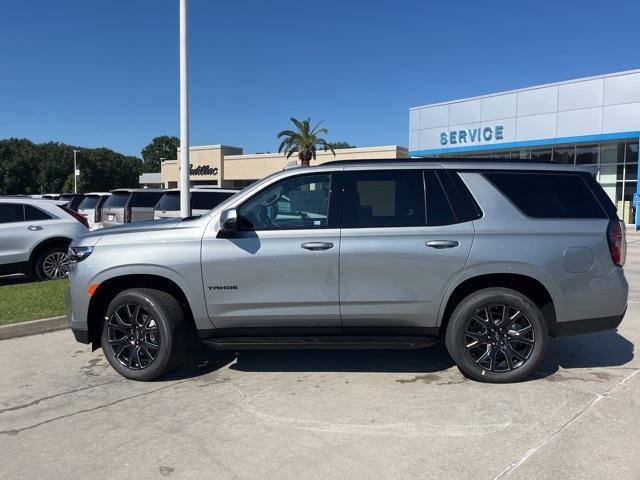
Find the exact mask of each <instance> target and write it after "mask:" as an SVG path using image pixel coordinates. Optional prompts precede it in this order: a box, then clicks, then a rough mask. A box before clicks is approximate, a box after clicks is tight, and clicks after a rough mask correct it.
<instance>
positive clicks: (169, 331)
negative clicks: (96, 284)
mask: <svg viewBox="0 0 640 480" xmlns="http://www.w3.org/2000/svg"><path fill="white" fill-rule="evenodd" d="M127 304H128V305H139V306H140V307H142V308H143V309H144V310H146V311H147V313H149V314H150V315H151V316H152V317H153V318H154V320H155V321H156V324H157V326H158V333H159V336H160V350H159V351H158V355H157V356H156V358H155V360H154V361H153V363H152V364H151V365H149V366H148V367H145V368H143V369H141V370H132V369H130V368H128V367H126V366H125V365H123V364H122V363H120V361H119V360H118V359H117V358H116V356H115V354H114V353H113V351H112V350H111V345H110V344H109V333H108V323H109V319H110V318H111V316H112V315H113V313H114V312H115V311H116V310H117V309H119V308H120V307H122V306H124V305H127ZM105 316H106V318H105V320H104V326H103V329H102V336H101V344H102V351H103V352H104V355H105V357H106V358H107V361H108V362H109V363H110V364H111V366H112V367H113V369H114V370H116V371H117V372H118V373H119V374H120V375H122V376H123V377H126V378H129V379H132V380H141V381H148V380H153V379H155V378H157V377H159V376H160V375H162V374H163V373H165V372H166V371H167V370H168V369H169V368H171V366H172V360H173V351H174V349H175V344H176V332H175V328H173V323H172V321H171V318H170V317H169V315H168V314H167V312H166V311H165V309H164V308H162V306H161V305H160V304H159V303H158V302H157V300H156V299H154V298H152V297H151V296H150V295H147V294H145V293H142V292H139V291H136V290H126V291H124V292H121V293H120V294H118V295H117V296H116V297H115V298H114V299H113V300H112V301H111V303H110V304H109V307H108V308H107V313H106V315H105Z"/></svg>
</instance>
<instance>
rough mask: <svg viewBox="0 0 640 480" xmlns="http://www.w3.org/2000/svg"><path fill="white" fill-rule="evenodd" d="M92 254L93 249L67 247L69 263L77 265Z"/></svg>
mask: <svg viewBox="0 0 640 480" xmlns="http://www.w3.org/2000/svg"><path fill="white" fill-rule="evenodd" d="M91 252H93V247H75V246H73V245H72V246H70V247H69V263H78V262H81V261H82V260H84V259H85V258H87V257H88V256H89V255H91Z"/></svg>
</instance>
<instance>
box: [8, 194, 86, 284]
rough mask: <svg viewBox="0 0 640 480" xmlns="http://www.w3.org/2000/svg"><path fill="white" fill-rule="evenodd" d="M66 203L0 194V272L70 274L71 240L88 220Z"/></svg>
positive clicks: (47, 275) (41, 276)
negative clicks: (69, 255)
mask: <svg viewBox="0 0 640 480" xmlns="http://www.w3.org/2000/svg"><path fill="white" fill-rule="evenodd" d="M66 203H67V202H64V201H54V200H46V199H36V198H27V197H2V196H0V274H5V273H25V274H27V275H35V276H36V277H38V279H40V280H48V279H56V278H65V277H67V275H68V274H69V270H68V265H67V249H68V247H69V243H71V241H72V240H73V239H74V238H76V237H77V236H78V235H80V234H83V233H86V232H87V231H88V228H87V221H86V219H85V218H84V217H82V216H81V215H79V214H77V213H76V212H74V211H73V210H70V209H69V208H67V207H65V204H66Z"/></svg>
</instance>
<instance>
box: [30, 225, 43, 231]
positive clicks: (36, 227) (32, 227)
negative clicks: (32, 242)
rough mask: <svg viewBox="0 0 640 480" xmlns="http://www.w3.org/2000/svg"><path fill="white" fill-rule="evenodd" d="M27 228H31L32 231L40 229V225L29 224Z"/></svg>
mask: <svg viewBox="0 0 640 480" xmlns="http://www.w3.org/2000/svg"><path fill="white" fill-rule="evenodd" d="M27 230H31V231H32V232H37V231H38V230H42V227H41V226H40V225H29V226H28V227H27Z"/></svg>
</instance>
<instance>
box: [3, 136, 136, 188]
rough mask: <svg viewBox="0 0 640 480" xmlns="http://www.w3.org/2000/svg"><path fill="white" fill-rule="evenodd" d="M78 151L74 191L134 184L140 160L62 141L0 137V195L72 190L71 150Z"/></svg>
mask: <svg viewBox="0 0 640 480" xmlns="http://www.w3.org/2000/svg"><path fill="white" fill-rule="evenodd" d="M74 149H76V150H78V168H79V170H80V176H79V177H78V191H79V192H89V191H105V190H106V191H109V190H113V189H114V188H119V187H135V186H137V185H138V176H139V175H140V166H141V161H140V159H139V158H137V157H132V156H126V155H122V154H120V153H117V152H114V151H113V150H109V149H108V148H82V147H76V146H72V145H65V144H64V143H57V142H48V143H40V144H35V143H33V142H31V141H30V140H27V139H26V138H20V139H18V138H9V139H6V140H0V194H27V195H30V194H36V193H60V192H70V191H73V150H74Z"/></svg>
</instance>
